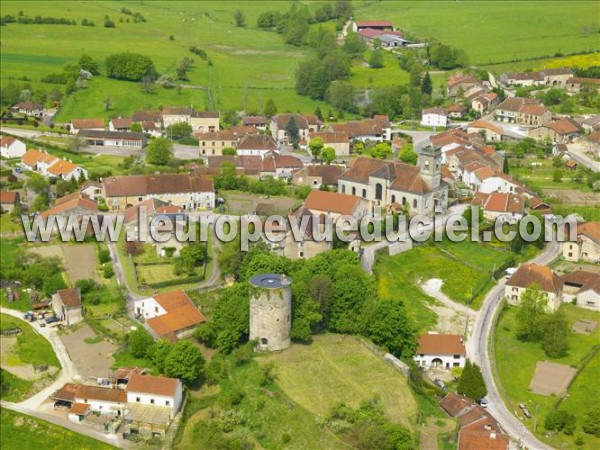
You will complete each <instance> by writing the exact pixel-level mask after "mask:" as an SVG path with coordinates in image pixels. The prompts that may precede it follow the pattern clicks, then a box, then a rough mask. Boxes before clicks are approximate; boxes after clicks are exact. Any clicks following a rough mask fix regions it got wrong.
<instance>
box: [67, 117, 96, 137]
mask: <svg viewBox="0 0 600 450" xmlns="http://www.w3.org/2000/svg"><path fill="white" fill-rule="evenodd" d="M68 126H69V131H71V134H77V133H78V132H79V131H80V130H96V131H104V119H101V118H96V119H72V120H71V122H69V125H68Z"/></svg>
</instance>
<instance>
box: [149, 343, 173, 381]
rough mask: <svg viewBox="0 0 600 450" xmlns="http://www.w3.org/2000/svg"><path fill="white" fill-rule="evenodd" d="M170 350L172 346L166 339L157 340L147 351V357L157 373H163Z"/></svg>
mask: <svg viewBox="0 0 600 450" xmlns="http://www.w3.org/2000/svg"><path fill="white" fill-rule="evenodd" d="M172 349H173V344H171V343H170V342H169V341H167V340H166V339H159V340H158V341H156V343H155V344H154V345H152V346H151V347H150V349H149V350H148V356H149V357H150V359H152V361H153V362H154V365H155V366H156V369H157V370H158V372H159V373H164V372H165V361H166V360H167V356H169V353H171V350H172Z"/></svg>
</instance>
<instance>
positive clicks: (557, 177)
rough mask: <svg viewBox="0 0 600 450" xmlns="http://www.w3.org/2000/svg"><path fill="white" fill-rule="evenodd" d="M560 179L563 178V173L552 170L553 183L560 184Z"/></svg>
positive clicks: (558, 170)
mask: <svg viewBox="0 0 600 450" xmlns="http://www.w3.org/2000/svg"><path fill="white" fill-rule="evenodd" d="M562 178H563V171H562V170H560V169H554V173H553V174H552V180H553V181H554V182H555V183H560V182H562Z"/></svg>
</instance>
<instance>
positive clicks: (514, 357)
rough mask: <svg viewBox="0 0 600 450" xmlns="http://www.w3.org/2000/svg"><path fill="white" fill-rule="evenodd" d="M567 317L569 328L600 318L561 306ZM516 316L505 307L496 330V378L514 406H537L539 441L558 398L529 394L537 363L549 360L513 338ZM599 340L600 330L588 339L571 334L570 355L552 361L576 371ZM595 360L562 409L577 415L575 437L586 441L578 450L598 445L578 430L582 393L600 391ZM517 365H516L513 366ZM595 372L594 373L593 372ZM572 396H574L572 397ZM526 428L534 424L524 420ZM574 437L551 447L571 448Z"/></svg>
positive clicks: (585, 406)
mask: <svg viewBox="0 0 600 450" xmlns="http://www.w3.org/2000/svg"><path fill="white" fill-rule="evenodd" d="M561 308H562V309H563V310H564V312H565V313H566V315H567V318H568V321H569V326H571V325H572V324H573V323H575V322H576V321H577V320H579V319H584V318H585V319H591V320H595V321H598V320H599V319H600V315H599V314H598V313H594V312H592V311H587V310H584V309H581V308H577V307H575V306H573V305H569V304H564V305H563V306H561ZM516 313H517V308H515V307H506V308H505V309H504V310H503V312H502V314H501V316H500V320H499V322H498V326H497V327H496V336H495V352H496V355H495V356H496V363H497V366H498V375H499V377H500V381H501V383H502V387H503V388H504V390H505V391H506V394H507V396H508V398H510V400H511V401H512V402H513V405H514V406H516V404H517V403H525V404H526V405H528V408H529V410H530V411H531V412H532V413H533V412H534V411H535V407H536V405H539V421H538V423H539V424H541V425H540V426H538V437H542V435H543V431H544V428H543V423H544V419H545V417H546V415H547V414H548V413H549V412H550V411H551V410H552V408H553V406H554V404H555V402H556V400H557V398H556V397H555V396H551V397H545V396H541V395H537V394H533V393H531V392H530V391H529V383H530V382H531V379H532V377H533V374H534V372H535V365H536V363H537V361H542V360H544V361H546V360H549V358H548V357H547V356H546V355H545V353H544V351H543V350H542V348H541V345H540V344H539V343H534V342H521V341H519V340H517V339H516V337H515V330H516ZM599 339H600V329H599V328H596V330H595V331H594V332H593V333H592V334H590V335H581V334H573V333H572V334H570V336H569V345H570V350H569V354H568V355H567V356H565V357H564V358H559V359H556V360H553V361H554V362H557V363H560V364H567V365H570V366H572V367H579V366H580V365H581V360H582V359H583V358H584V357H585V356H586V355H587V354H588V353H589V352H590V351H591V349H592V347H593V346H594V345H596V344H598V341H599ZM597 359H598V358H597V357H596V360H594V361H592V363H591V364H590V365H589V366H587V368H586V370H585V371H584V372H582V375H581V378H577V379H576V380H575V382H574V383H573V385H572V387H571V389H570V390H569V398H568V399H567V400H566V401H565V406H564V407H565V409H568V410H570V411H573V412H576V414H577V416H578V432H577V433H576V435H575V437H576V436H578V435H580V434H581V435H582V436H584V439H585V441H586V444H585V446H583V447H578V448H587V449H592V448H597V447H596V445H597V443H598V441H597V439H596V438H593V437H590V436H589V435H585V434H582V433H581V432H580V430H581V415H582V413H583V412H584V411H587V410H588V409H589V406H590V405H589V398H590V397H586V395H585V392H586V391H587V390H591V392H598V389H600V381H599V380H600V378H598V376H597V371H596V372H594V370H597V364H598V362H597ZM515 361H518V364H515ZM594 368H596V369H594ZM571 394H573V395H571ZM525 424H526V425H527V426H528V427H529V428H532V427H533V420H527V419H526V420H525ZM573 440H574V437H572V436H566V435H564V434H560V435H558V436H557V437H555V438H553V440H552V441H550V443H551V444H552V445H553V446H554V447H556V448H572V447H573V442H574V441H573Z"/></svg>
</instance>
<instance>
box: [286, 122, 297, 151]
mask: <svg viewBox="0 0 600 450" xmlns="http://www.w3.org/2000/svg"><path fill="white" fill-rule="evenodd" d="M285 132H286V133H287V135H288V138H289V140H290V142H291V143H292V144H294V145H296V144H298V142H299V141H300V130H298V124H297V123H296V118H295V117H294V116H291V117H290V120H288V123H287V125H286V126H285Z"/></svg>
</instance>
